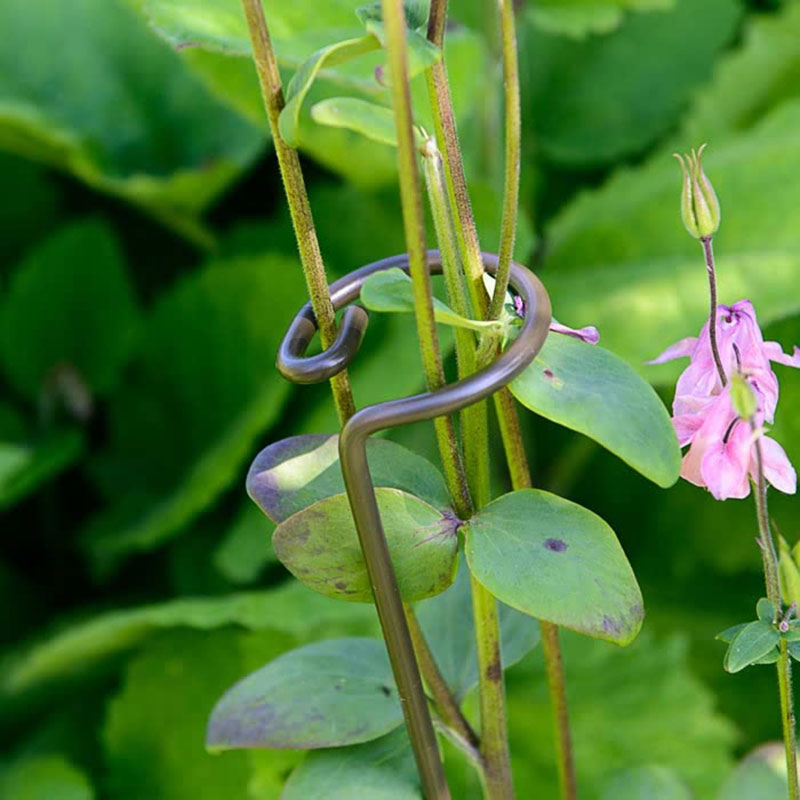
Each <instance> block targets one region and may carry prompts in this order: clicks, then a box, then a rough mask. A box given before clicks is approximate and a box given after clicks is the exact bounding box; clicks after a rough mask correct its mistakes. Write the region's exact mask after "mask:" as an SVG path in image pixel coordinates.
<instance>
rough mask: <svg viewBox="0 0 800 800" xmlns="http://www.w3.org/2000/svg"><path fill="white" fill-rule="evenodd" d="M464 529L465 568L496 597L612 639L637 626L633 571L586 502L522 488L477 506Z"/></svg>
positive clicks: (626, 638) (640, 613) (640, 611)
mask: <svg viewBox="0 0 800 800" xmlns="http://www.w3.org/2000/svg"><path fill="white" fill-rule="evenodd" d="M464 533H465V536H466V552H467V562H468V563H469V568H470V570H471V571H472V573H473V575H475V577H476V578H477V579H478V580H479V581H480V582H481V583H482V584H483V585H484V586H485V587H486V588H487V589H488V590H489V591H490V592H491V593H492V594H493V595H494V596H495V597H496V598H497V599H498V600H502V601H503V602H504V603H507V604H508V605H510V606H512V607H513V608H516V609H519V610H520V611H524V612H525V613H526V614H530V615H531V616H532V617H536V618H537V619H542V620H546V621H547V622H552V623H555V624H556V625H561V626H563V627H565V628H570V629H572V630H575V631H578V632H579V633H584V634H586V635H587V636H593V637H595V638H598V639H606V640H608V641H611V642H615V643H617V644H628V642H630V641H631V640H632V639H634V637H635V636H636V634H637V633H638V632H639V629H640V627H641V624H642V619H643V618H644V608H643V604H642V595H641V592H640V591H639V585H638V584H637V582H636V577H635V576H634V574H633V570H632V569H631V566H630V564H629V563H628V560H627V558H626V557H625V553H624V552H623V550H622V547H621V546H620V544H619V542H618V541H617V537H616V536H615V534H614V531H612V530H611V528H610V527H609V526H608V525H607V524H606V523H605V522H604V521H603V520H602V519H600V517H598V516H597V515H596V514H593V513H592V512H591V511H589V510H588V509H586V508H583V507H582V506H579V505H577V504H576V503H571V502H570V501H568V500H564V499H562V498H561V497H556V496H555V495H553V494H549V493H547V492H542V491H538V490H536V489H522V490H520V491H517V492H511V493H510V494H506V495H503V496H502V497H500V498H498V499H497V500H495V501H494V502H492V503H489V505H487V506H486V507H485V508H483V509H481V511H479V512H478V513H477V514H476V515H475V516H474V517H473V518H472V519H471V520H470V521H469V522H468V523H467V524H466V525H465V526H464Z"/></svg>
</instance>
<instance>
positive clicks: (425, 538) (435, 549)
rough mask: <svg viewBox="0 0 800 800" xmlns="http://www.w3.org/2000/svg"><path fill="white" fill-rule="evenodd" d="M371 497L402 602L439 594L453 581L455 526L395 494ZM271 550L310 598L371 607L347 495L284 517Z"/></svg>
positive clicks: (430, 509)
mask: <svg viewBox="0 0 800 800" xmlns="http://www.w3.org/2000/svg"><path fill="white" fill-rule="evenodd" d="M375 494H376V496H377V498H378V507H379V509H380V514H381V520H382V521H383V528H384V532H385V533H386V540H387V542H388V544H389V553H390V555H391V558H392V564H393V565H394V570H395V573H396V575H397V582H398V584H399V586H400V594H401V595H402V597H403V599H404V600H406V601H408V602H411V601H414V600H422V599H423V598H425V597H431V596H432V595H435V594H439V592H443V591H444V590H445V589H446V588H447V587H448V586H449V585H450V584H451V583H452V582H453V578H454V577H455V571H456V564H457V559H456V555H457V552H458V537H457V536H456V528H457V525H458V520H457V519H456V518H455V517H453V516H451V515H445V514H443V513H442V512H441V511H438V510H437V509H435V508H433V506H430V505H428V504H427V503H425V502H423V501H422V500H420V499H419V498H418V497H414V496H413V495H410V494H407V493H406V492H401V491H399V490H398V489H376V490H375ZM272 544H273V546H274V548H275V554H276V555H277V556H278V558H279V559H280V561H281V563H283V565H284V566H285V567H286V568H287V569H288V570H289V571H290V572H291V573H292V574H293V575H294V576H295V577H296V578H297V579H298V580H299V581H301V582H302V583H304V584H305V585H306V586H308V587H309V588H310V589H313V590H314V591H315V592H319V593H320V594H324V595H327V596H328V597H334V598H337V599H340V600H351V601H354V602H361V603H371V602H372V587H371V583H370V580H369V575H368V574H367V568H366V565H365V564H364V556H363V554H362V552H361V546H360V544H359V540H358V534H357V532H356V528H355V523H354V522H353V517H352V515H351V513H350V504H349V502H348V500H347V495H345V494H337V495H334V496H333V497H328V498H327V499H325V500H320V501H319V502H318V503H314V504H313V505H311V506H309V507H308V508H306V509H304V510H303V511H299V512H298V513H297V514H294V515H293V516H291V517H289V519H287V520H286V521H285V522H282V523H281V524H280V525H279V526H278V527H277V528H276V529H275V533H274V534H273V536H272Z"/></svg>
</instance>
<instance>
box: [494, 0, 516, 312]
mask: <svg viewBox="0 0 800 800" xmlns="http://www.w3.org/2000/svg"><path fill="white" fill-rule="evenodd" d="M498 5H499V8H500V32H501V37H502V43H503V90H504V91H503V94H504V99H505V129H506V130H505V138H506V148H505V149H506V166H505V188H504V191H503V220H502V223H501V227H500V252H499V254H498V255H499V257H500V263H499V264H498V267H497V275H496V276H495V278H496V282H495V285H494V294H493V295H492V301H491V303H490V305H489V315H488V319H497V318H498V317H499V316H500V312H501V311H502V310H503V302H504V300H505V296H506V291H507V290H508V276H509V272H510V270H511V256H512V255H513V254H514V239H515V237H516V231H517V213H518V210H519V172H520V161H521V150H522V147H521V143H522V120H521V115H520V99H519V97H520V91H519V64H518V62H517V33H516V29H515V25H514V3H513V2H512V0H499V2H498Z"/></svg>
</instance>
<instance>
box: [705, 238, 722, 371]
mask: <svg viewBox="0 0 800 800" xmlns="http://www.w3.org/2000/svg"><path fill="white" fill-rule="evenodd" d="M700 241H701V242H702V245H703V254H704V255H705V259H706V270H707V272H708V292H709V296H710V297H711V315H710V316H709V318H708V335H709V338H710V339H711V352H712V353H713V354H714V363H715V364H716V365H717V372H718V373H719V379H720V380H721V381H722V385H723V386H725V385H726V384H727V383H728V376H727V375H726V374H725V368H724V367H723V366H722V359H721V358H720V356H719V348H718V347H717V275H716V271H715V269H714V246H713V244H712V241H711V237H710V236H705V237H703V238H702V239H701V240H700Z"/></svg>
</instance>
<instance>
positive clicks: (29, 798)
mask: <svg viewBox="0 0 800 800" xmlns="http://www.w3.org/2000/svg"><path fill="white" fill-rule="evenodd" d="M0 792H2V795H3V796H4V797H9V798H11V797H13V798H14V800H47V798H55V797H57V798H58V800H92V798H93V797H94V796H95V794H94V791H93V790H92V787H91V784H90V783H89V781H88V780H87V778H86V776H85V775H83V774H82V773H81V772H80V770H78V769H77V768H76V767H75V766H73V765H72V764H70V763H69V761H67V760H66V759H64V758H61V757H60V756H56V755H50V756H33V757H30V758H22V759H19V760H18V761H14V762H12V763H11V764H9V765H7V766H3V767H0Z"/></svg>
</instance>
